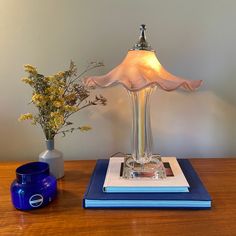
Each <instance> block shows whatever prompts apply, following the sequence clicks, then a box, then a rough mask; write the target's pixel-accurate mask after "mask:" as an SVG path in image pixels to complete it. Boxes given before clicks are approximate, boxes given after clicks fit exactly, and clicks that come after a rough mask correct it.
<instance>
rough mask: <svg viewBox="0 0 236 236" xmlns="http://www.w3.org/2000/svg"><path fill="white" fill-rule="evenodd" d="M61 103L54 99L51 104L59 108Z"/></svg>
mask: <svg viewBox="0 0 236 236" xmlns="http://www.w3.org/2000/svg"><path fill="white" fill-rule="evenodd" d="M62 105H63V103H62V102H61V101H54V102H53V106H54V107H56V108H60V107H62Z"/></svg>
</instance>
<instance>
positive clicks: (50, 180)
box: [11, 162, 57, 210]
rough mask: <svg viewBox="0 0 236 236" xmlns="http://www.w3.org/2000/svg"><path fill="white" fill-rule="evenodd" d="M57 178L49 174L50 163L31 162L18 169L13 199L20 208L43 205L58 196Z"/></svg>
mask: <svg viewBox="0 0 236 236" xmlns="http://www.w3.org/2000/svg"><path fill="white" fill-rule="evenodd" d="M56 192H57V181H56V178H55V177H53V176H51V175H49V165H48V164H47V163H44V162H30V163H27V164H25V165H22V166H20V167H18V168H17V169H16V179H15V180H14V181H13V182H12V184H11V199H12V203H13V205H14V207H15V208H16V209H19V210H31V209H36V208H40V207H43V206H45V205H47V204H48V203H50V202H51V201H52V200H53V199H54V198H55V196H56Z"/></svg>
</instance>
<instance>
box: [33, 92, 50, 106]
mask: <svg viewBox="0 0 236 236" xmlns="http://www.w3.org/2000/svg"><path fill="white" fill-rule="evenodd" d="M46 101H47V98H46V97H45V96H43V95H41V94H38V93H35V94H34V95H33V97H32V102H33V103H34V104H36V105H37V106H43V105H44V104H45V103H46Z"/></svg>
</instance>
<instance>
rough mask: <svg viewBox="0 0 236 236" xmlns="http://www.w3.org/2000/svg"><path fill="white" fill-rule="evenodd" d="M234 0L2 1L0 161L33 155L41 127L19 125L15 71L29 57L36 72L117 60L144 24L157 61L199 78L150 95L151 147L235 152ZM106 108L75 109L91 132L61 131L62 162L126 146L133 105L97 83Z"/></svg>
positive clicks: (23, 93)
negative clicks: (195, 86) (190, 89)
mask: <svg viewBox="0 0 236 236" xmlns="http://www.w3.org/2000/svg"><path fill="white" fill-rule="evenodd" d="M235 9H236V1H233V0H232V1H229V0H222V1H219V0H218V1H217V0H198V1H195V0H172V1H171V0H165V1H161V0H145V1H144V0H143V1H141V0H136V1H135V0H133V1H132V0H129V1H124V0H123V1H121V0H120V1H118V0H117V1H115V0H100V1H91V0H85V1H79V0H78V1H76V0H60V1H57V0H37V1H36V0H20V1H18V0H15V1H13V0H0V82H1V86H0V108H1V110H0V111H1V115H0V131H1V141H0V160H4V161H5V160H36V159H37V155H38V154H39V153H40V152H41V151H43V150H44V143H43V140H44V137H43V135H42V132H41V130H40V129H39V128H35V127H31V126H30V125H28V124H26V123H18V121H17V117H18V115H19V114H20V113H24V112H28V111H32V107H30V106H27V102H28V101H29V99H30V94H31V90H30V88H28V87H27V86H25V85H24V84H23V83H21V82H20V78H21V77H22V76H24V72H23V68H22V65H23V64H26V63H29V64H34V65H36V66H37V67H38V69H39V70H41V71H42V73H45V74H51V73H54V72H57V71H58V70H61V69H64V68H66V66H67V64H68V63H69V61H70V59H72V60H74V61H75V63H76V64H77V65H79V67H80V68H83V66H84V65H86V62H88V61H90V60H94V59H98V60H103V61H104V63H105V64H106V66H105V67H104V68H103V69H99V70H97V71H96V73H97V74H102V73H105V72H107V71H109V70H110V69H112V68H113V67H114V66H116V65H117V64H118V63H119V62H120V61H121V60H122V59H123V58H124V56H125V55H126V52H127V50H128V49H129V48H130V47H131V46H132V45H133V43H134V42H135V41H136V39H137V36H138V27H139V24H141V23H146V24H147V27H148V39H149V42H150V43H151V45H152V46H153V48H155V49H156V50H157V54H158V58H159V60H160V62H161V63H162V64H163V65H164V66H165V67H166V69H168V70H169V71H170V72H172V73H173V74H176V75H178V76H182V77H185V78H189V79H202V80H204V86H203V87H202V88H201V89H200V90H199V91H198V92H195V93H191V94H190V93H186V92H182V91H178V92H172V93H167V92H163V91H160V90H158V91H157V92H156V93H155V94H154V95H153V97H152V107H151V108H152V109H151V111H152V112H151V115H152V125H153V136H154V152H160V153H161V154H162V155H177V156H178V157H196V156H197V157H212V156H214V157H220V156H236V125H235V123H236V92H235V89H236V24H235V22H236V13H235ZM97 92H98V93H103V95H104V96H106V97H107V98H108V100H109V103H108V106H106V107H96V108H93V109H88V110H86V111H85V110H84V111H83V112H82V113H79V114H77V115H76V116H75V120H76V121H77V122H78V123H79V124H90V125H92V126H93V130H92V131H91V132H88V133H74V134H72V135H69V136H68V137H66V138H62V137H58V138H57V139H56V141H57V147H58V149H60V150H62V151H63V153H64V156H65V159H95V158H107V157H108V156H109V155H111V154H113V153H115V152H118V151H122V152H129V150H130V144H129V137H130V125H131V111H130V106H129V100H128V96H127V94H126V91H125V90H124V89H123V88H122V87H116V88H111V89H106V90H98V91H97Z"/></svg>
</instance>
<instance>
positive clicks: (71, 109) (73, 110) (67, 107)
mask: <svg viewBox="0 0 236 236" xmlns="http://www.w3.org/2000/svg"><path fill="white" fill-rule="evenodd" d="M64 109H65V111H71V112H75V111H78V110H79V108H78V107H76V106H70V105H65V106H64Z"/></svg>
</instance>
